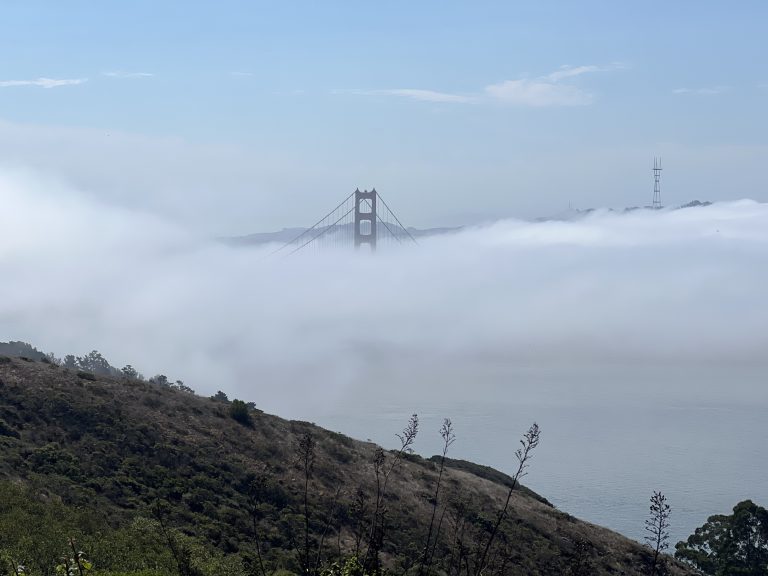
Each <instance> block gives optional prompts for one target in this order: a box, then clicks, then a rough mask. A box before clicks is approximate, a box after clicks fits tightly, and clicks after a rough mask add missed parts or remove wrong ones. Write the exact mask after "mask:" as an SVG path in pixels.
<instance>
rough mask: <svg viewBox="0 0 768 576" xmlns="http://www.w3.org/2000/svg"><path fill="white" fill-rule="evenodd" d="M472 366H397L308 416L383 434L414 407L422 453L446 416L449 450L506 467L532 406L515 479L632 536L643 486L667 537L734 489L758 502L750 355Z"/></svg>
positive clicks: (757, 398)
mask: <svg viewBox="0 0 768 576" xmlns="http://www.w3.org/2000/svg"><path fill="white" fill-rule="evenodd" d="M438 371H439V370H438ZM432 372H434V369H433V370H432ZM476 374H477V375H478V376H479V378H478V379H477V380H476V381H474V382H471V381H470V382H471V383H468V384H466V385H464V384H461V385H449V384H445V382H453V381H455V379H453V378H446V379H445V380H443V381H442V382H443V385H441V384H440V382H441V381H440V380H439V379H438V381H432V382H430V383H429V386H431V388H430V387H429V386H427V385H422V386H403V385H402V380H400V379H397V380H393V381H390V382H388V384H387V386H385V387H381V388H377V389H375V390H371V389H368V390H365V393H362V392H361V393H358V394H355V393H351V392H350V393H347V394H345V395H344V397H343V398H338V399H337V401H336V402H334V405H333V406H332V407H330V406H329V407H328V408H327V410H326V411H325V414H324V415H323V416H322V417H320V418H318V417H317V412H316V411H315V413H314V416H315V417H314V420H315V421H317V423H318V424H320V425H323V426H325V427H328V428H331V429H333V430H338V431H341V432H344V433H346V434H349V435H351V436H354V437H357V438H361V439H372V440H374V441H376V442H379V443H381V444H383V445H384V446H387V447H393V446H394V445H395V443H396V440H395V438H394V434H395V432H397V431H399V430H400V429H401V428H402V426H403V425H404V423H405V422H406V421H407V418H408V416H409V415H410V414H411V413H413V412H416V413H418V414H419V416H420V419H421V432H420V436H419V439H418V442H417V446H416V450H417V452H419V453H421V454H423V455H431V454H435V453H438V451H439V448H440V437H439V434H438V429H439V427H440V424H441V422H442V419H443V418H444V417H450V418H451V419H452V421H453V423H454V426H455V428H456V433H457V437H458V440H457V442H456V444H455V445H454V447H453V448H452V453H451V454H450V455H451V456H453V457H456V458H464V459H468V460H472V461H475V462H478V463H482V464H488V465H491V466H493V467H495V468H498V469H500V470H504V471H507V472H509V471H511V470H512V469H513V467H514V465H515V460H514V450H515V449H516V448H517V440H518V438H519V437H520V435H521V434H522V433H523V432H524V431H525V430H526V428H527V427H528V426H529V425H530V423H531V422H533V421H534V420H535V421H537V422H538V423H539V425H540V426H541V428H542V440H541V445H540V447H539V448H538V450H537V452H536V455H535V460H534V462H533V463H532V466H531V469H530V474H529V476H528V477H527V478H526V481H525V483H526V484H528V485H529V486H530V487H531V488H533V489H534V490H536V491H538V492H539V493H541V494H542V495H543V496H545V497H546V498H548V499H549V500H550V501H551V502H552V503H553V504H555V505H556V506H557V507H558V508H560V509H561V510H564V511H566V512H568V513H570V514H573V515H575V516H577V517H579V518H581V519H584V520H587V521H590V522H594V523H597V524H601V525H604V526H607V527H609V528H612V529H614V530H617V531H618V532H621V533H623V534H625V535H627V536H629V537H631V538H634V539H638V540H641V539H642V538H643V534H644V532H643V522H644V520H645V518H646V517H647V514H648V499H649V497H650V495H651V493H652V491H653V490H661V491H663V492H664V493H665V494H666V495H667V496H668V498H669V500H670V502H671V505H672V508H673V516H672V539H673V543H674V542H676V541H677V540H680V539H684V538H685V537H687V536H688V535H689V534H690V533H692V532H693V530H694V529H695V528H696V527H697V526H699V525H701V524H702V523H703V522H704V521H706V519H707V517H708V516H709V515H711V514H716V513H725V512H729V511H730V509H731V508H732V507H733V506H734V505H735V504H736V503H737V502H739V501H740V500H743V499H746V498H751V499H753V500H754V501H756V502H757V503H759V504H762V505H768V481H766V475H767V474H768V393H766V389H765V378H764V377H763V376H764V374H765V371H764V370H763V369H762V368H760V367H743V366H739V367H730V368H723V367H718V368H713V367H699V368H690V367H688V368H686V367H670V366H663V367H654V368H642V369H638V368H637V367H633V368H627V367H622V366H612V367H607V368H606V367H603V368H600V369H596V368H594V367H576V368H573V367H572V368H569V369H567V370H566V369H560V370H547V369H543V370H542V369H540V368H531V369H525V370H520V369H515V370H511V369H509V368H504V367H501V368H499V367H492V368H491V369H488V368H487V367H486V368H484V369H483V370H480V371H479V373H477V372H476ZM501 376H503V378H500V377H501ZM422 382H425V381H424V380H422Z"/></svg>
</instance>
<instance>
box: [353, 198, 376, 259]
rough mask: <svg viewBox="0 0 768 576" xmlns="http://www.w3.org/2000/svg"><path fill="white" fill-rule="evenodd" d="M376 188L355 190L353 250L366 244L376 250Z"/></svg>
mask: <svg viewBox="0 0 768 576" xmlns="http://www.w3.org/2000/svg"><path fill="white" fill-rule="evenodd" d="M377 196H378V193H377V192H376V188H374V189H373V190H371V191H370V192H368V191H367V190H364V191H362V192H360V190H359V189H357V190H355V248H360V246H362V245H363V244H368V245H369V246H370V247H371V250H376V228H377V226H376V197H377Z"/></svg>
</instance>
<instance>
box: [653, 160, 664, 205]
mask: <svg viewBox="0 0 768 576" xmlns="http://www.w3.org/2000/svg"><path fill="white" fill-rule="evenodd" d="M662 207H663V206H662V205H661V157H658V158H656V156H654V157H653V209H654V210H659V209H661V208H662Z"/></svg>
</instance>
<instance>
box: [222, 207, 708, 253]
mask: <svg viewBox="0 0 768 576" xmlns="http://www.w3.org/2000/svg"><path fill="white" fill-rule="evenodd" d="M710 204H712V202H708V201H705V202H701V201H700V200H693V201H691V202H688V203H687V204H683V205H682V206H675V207H672V208H671V209H672V210H679V209H681V208H696V207H700V206H709V205H710ZM595 210H597V208H585V209H577V208H568V210H566V211H564V212H562V213H559V214H554V215H552V216H540V217H538V218H534V222H552V221H562V220H576V219H578V218H581V217H583V216H586V215H588V214H591V213H592V212H594V211H595ZM635 210H653V208H652V207H651V206H644V207H640V206H630V207H627V208H624V209H623V210H620V211H621V212H633V211H635ZM608 211H609V212H619V210H614V209H613V208H609V209H608ZM462 229H463V226H455V227H440V228H424V229H419V228H412V227H408V229H407V230H408V232H409V233H410V234H411V236H413V237H415V238H424V237H427V236H436V235H438V234H449V233H452V232H459V231H460V230H462ZM307 230H309V228H283V229H282V230H278V231H277V232H255V233H253V234H246V235H245V236H229V237H223V238H220V240H221V241H222V242H224V243H226V244H229V245H231V246H259V245H262V244H271V243H276V244H281V243H286V242H290V241H291V240H293V239H294V238H296V237H297V236H299V235H300V234H303V233H304V232H306V231H307Z"/></svg>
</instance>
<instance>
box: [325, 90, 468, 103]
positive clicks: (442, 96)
mask: <svg viewBox="0 0 768 576" xmlns="http://www.w3.org/2000/svg"><path fill="white" fill-rule="evenodd" d="M343 92H346V93H348V94H357V95H360V96H398V97H402V98H409V99H411V100H419V101H421V102H447V103H451V104H463V103H466V102H471V101H472V100H473V99H474V98H473V97H472V96H467V95H463V94H452V93H450V92H438V91H436V90H422V89H419V88H394V89H390V90H337V91H335V93H343Z"/></svg>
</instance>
